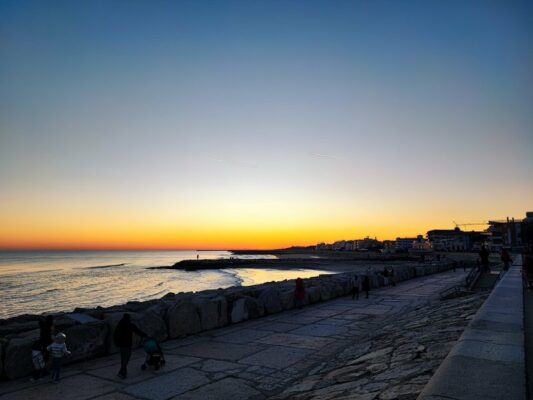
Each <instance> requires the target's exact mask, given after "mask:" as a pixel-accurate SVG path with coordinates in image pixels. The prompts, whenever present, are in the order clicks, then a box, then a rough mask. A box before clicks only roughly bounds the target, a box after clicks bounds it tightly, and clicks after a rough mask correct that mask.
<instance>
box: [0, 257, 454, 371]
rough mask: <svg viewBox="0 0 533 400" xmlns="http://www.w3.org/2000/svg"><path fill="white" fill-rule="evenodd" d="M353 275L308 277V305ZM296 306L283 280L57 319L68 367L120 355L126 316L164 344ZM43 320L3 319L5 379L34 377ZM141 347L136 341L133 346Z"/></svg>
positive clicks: (406, 274)
mask: <svg viewBox="0 0 533 400" xmlns="http://www.w3.org/2000/svg"><path fill="white" fill-rule="evenodd" d="M456 266H457V265H456ZM453 267H454V263H453V262H440V263H431V264H416V263H413V264H406V265H400V266H398V265H397V266H394V271H395V278H396V281H398V282H400V281H404V280H408V279H411V278H415V277H420V276H424V275H429V274H434V273H437V272H442V271H446V270H449V269H451V268H453ZM382 268H383V267H382V266H381V268H380V270H381V269H382ZM354 274H357V275H363V274H361V273H341V274H333V275H320V276H318V277H315V278H309V279H305V280H304V282H305V286H306V288H307V297H306V300H305V301H304V305H305V304H312V303H317V302H321V301H326V300H330V299H333V298H337V297H340V296H345V295H348V294H349V293H350V290H351V284H350V282H351V278H352V276H353V275H354ZM369 276H370V283H371V287H372V288H377V287H380V286H383V284H384V279H383V277H382V276H381V275H379V274H377V273H376V272H374V271H372V272H369ZM294 307H295V304H294V281H283V282H271V283H265V284H262V285H255V286H246V287H231V288H228V289H218V290H208V291H203V292H198V293H179V294H167V295H166V296H164V297H162V298H161V299H158V300H151V301H146V302H129V303H126V304H124V305H120V306H113V307H108V308H101V307H98V308H95V309H76V310H75V311H74V312H72V313H59V314H54V321H55V326H56V331H61V332H64V333H66V335H67V346H68V347H69V349H70V350H71V352H72V355H71V356H68V357H67V358H66V359H65V363H66V364H69V363H73V362H76V361H80V360H85V359H90V358H94V357H99V356H102V355H105V354H112V353H115V352H116V351H117V349H116V348H115V346H114V345H113V341H112V334H111V333H112V332H113V331H114V328H115V326H116V324H117V323H118V321H119V319H120V318H121V317H122V314H123V313H124V312H129V313H130V314H131V316H132V319H133V321H134V322H135V323H136V324H137V326H139V328H140V329H142V330H143V331H144V332H145V333H146V334H148V335H149V336H151V337H154V338H156V339H157V340H159V341H164V340H167V339H174V338H178V337H184V336H187V335H191V334H195V333H199V332H203V331H207V330H211V329H214V328H219V327H223V326H226V325H229V324H235V323H239V322H242V321H245V320H248V319H254V318H260V317H262V316H264V315H270V314H275V313H279V312H281V311H284V310H290V309H292V308H294ZM38 319H39V316H35V315H24V316H20V317H14V318H10V319H8V320H2V321H0V371H1V374H2V378H3V379H16V378H19V377H23V376H25V375H28V374H30V373H31V371H32V362H31V346H32V343H33V342H34V341H35V340H37V339H38V337H39V329H38ZM139 344H140V343H139V340H138V338H137V340H136V341H135V342H134V345H135V346H138V345H139Z"/></svg>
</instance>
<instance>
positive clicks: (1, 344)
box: [0, 339, 7, 378]
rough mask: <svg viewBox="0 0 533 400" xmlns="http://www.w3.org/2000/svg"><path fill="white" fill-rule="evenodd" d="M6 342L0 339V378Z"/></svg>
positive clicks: (2, 373)
mask: <svg viewBox="0 0 533 400" xmlns="http://www.w3.org/2000/svg"><path fill="white" fill-rule="evenodd" d="M6 344H7V341H5V340H2V339H0V378H2V376H3V375H4V346H5V345H6Z"/></svg>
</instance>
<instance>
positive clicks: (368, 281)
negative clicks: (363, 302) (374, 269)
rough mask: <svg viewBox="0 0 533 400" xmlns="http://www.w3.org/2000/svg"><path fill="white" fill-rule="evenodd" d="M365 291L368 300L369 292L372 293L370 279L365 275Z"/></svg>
mask: <svg viewBox="0 0 533 400" xmlns="http://www.w3.org/2000/svg"><path fill="white" fill-rule="evenodd" d="M363 290H364V291H365V293H366V298H367V299H368V292H369V291H370V278H369V277H368V275H365V277H364V278H363Z"/></svg>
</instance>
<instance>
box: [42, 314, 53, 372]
mask: <svg viewBox="0 0 533 400" xmlns="http://www.w3.org/2000/svg"><path fill="white" fill-rule="evenodd" d="M53 341H54V317H52V316H51V315H47V316H46V317H45V318H44V319H41V320H39V342H40V344H41V352H42V354H43V359H44V362H45V363H47V362H48V359H49V358H50V353H49V351H48V346H50V345H51V344H52V342H53ZM43 371H44V368H43Z"/></svg>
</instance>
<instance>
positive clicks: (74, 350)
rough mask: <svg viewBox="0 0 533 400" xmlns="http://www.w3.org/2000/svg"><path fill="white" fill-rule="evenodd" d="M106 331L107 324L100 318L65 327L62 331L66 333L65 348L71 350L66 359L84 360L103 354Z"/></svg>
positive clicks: (107, 329)
mask: <svg viewBox="0 0 533 400" xmlns="http://www.w3.org/2000/svg"><path fill="white" fill-rule="evenodd" d="M108 331H109V327H108V325H107V324H106V322H105V321H101V320H96V321H92V322H88V323H84V324H79V325H74V326H71V327H70V328H68V329H65V330H64V331H63V332H64V333H65V334H66V335H67V341H66V344H67V348H68V349H69V350H70V352H71V354H70V355H69V356H67V358H66V361H67V362H70V361H77V360H85V359H88V358H92V357H97V356H100V355H103V354H105V352H106V338H107V337H108Z"/></svg>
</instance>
